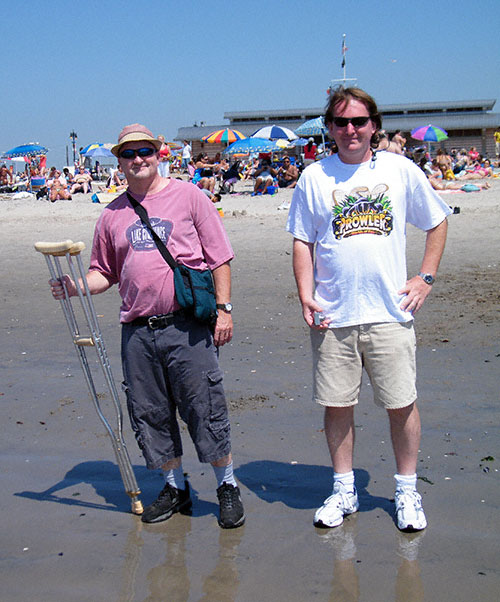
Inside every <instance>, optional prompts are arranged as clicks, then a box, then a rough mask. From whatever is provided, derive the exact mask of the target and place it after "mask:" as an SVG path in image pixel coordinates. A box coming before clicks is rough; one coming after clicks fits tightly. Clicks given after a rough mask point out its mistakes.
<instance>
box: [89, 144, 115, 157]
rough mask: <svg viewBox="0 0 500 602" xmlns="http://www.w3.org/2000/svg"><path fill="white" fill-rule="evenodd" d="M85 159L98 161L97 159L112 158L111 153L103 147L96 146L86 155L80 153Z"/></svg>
mask: <svg viewBox="0 0 500 602" xmlns="http://www.w3.org/2000/svg"><path fill="white" fill-rule="evenodd" d="M82 155H85V157H91V158H92V159H98V158H99V157H114V155H113V153H112V152H111V151H110V150H109V149H108V148H106V147H105V146H97V147H96V148H92V149H90V150H89V151H87V152H86V153H82Z"/></svg>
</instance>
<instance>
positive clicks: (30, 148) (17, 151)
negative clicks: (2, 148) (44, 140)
mask: <svg viewBox="0 0 500 602" xmlns="http://www.w3.org/2000/svg"><path fill="white" fill-rule="evenodd" d="M47 152H48V149H47V148H45V146H40V144H35V143H34V142H30V143H29V144H22V145H21V146H16V147H14V148H11V149H10V150H8V151H7V152H5V153H3V156H4V157H5V158H6V159H10V158H12V157H38V156H40V155H46V154H47Z"/></svg>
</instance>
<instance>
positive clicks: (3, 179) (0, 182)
mask: <svg viewBox="0 0 500 602" xmlns="http://www.w3.org/2000/svg"><path fill="white" fill-rule="evenodd" d="M11 184H12V174H11V173H10V171H9V170H8V169H7V165H5V164H4V165H2V167H0V186H10V185H11Z"/></svg>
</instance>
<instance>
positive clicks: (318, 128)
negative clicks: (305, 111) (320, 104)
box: [295, 117, 328, 136]
mask: <svg viewBox="0 0 500 602" xmlns="http://www.w3.org/2000/svg"><path fill="white" fill-rule="evenodd" d="M327 131H328V130H327V128H326V126H325V120H324V119H323V117H316V118H315V119H309V120H308V121H305V122H304V123H303V124H302V125H299V127H298V128H297V129H296V130H295V133H296V134H298V135H299V136H321V135H322V134H326V132H327Z"/></svg>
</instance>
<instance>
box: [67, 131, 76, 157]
mask: <svg viewBox="0 0 500 602" xmlns="http://www.w3.org/2000/svg"><path fill="white" fill-rule="evenodd" d="M69 137H70V138H71V142H72V144H73V163H75V161H76V144H75V140H76V139H77V138H78V136H77V135H76V132H75V130H72V131H71V132H70V134H69Z"/></svg>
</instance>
